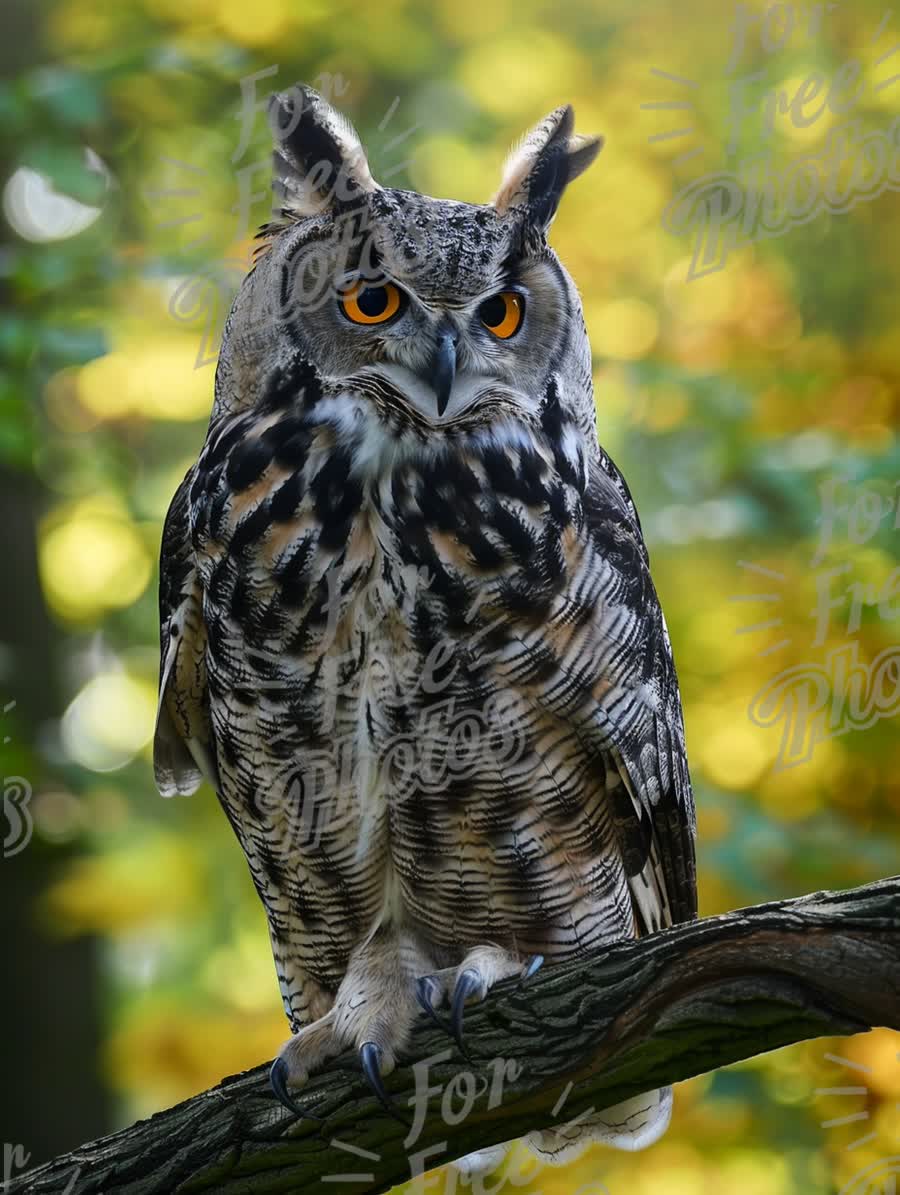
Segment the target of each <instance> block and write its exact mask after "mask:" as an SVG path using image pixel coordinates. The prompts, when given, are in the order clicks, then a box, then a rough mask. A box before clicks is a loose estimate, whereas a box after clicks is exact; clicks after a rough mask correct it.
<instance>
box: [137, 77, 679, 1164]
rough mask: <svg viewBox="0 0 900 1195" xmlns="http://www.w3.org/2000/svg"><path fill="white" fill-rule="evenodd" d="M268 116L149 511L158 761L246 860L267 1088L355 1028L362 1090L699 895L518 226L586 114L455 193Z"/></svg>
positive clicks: (626, 1130)
mask: <svg viewBox="0 0 900 1195" xmlns="http://www.w3.org/2000/svg"><path fill="white" fill-rule="evenodd" d="M269 113H270V122H271V124H272V128H273V132H274V140H275V152H274V166H275V178H274V188H275V193H276V196H277V202H276V209H275V211H274V213H273V216H274V218H273V219H272V221H271V222H270V223H269V224H267V225H266V226H265V227H264V228H263V229H262V230H261V233H260V243H259V251H258V253H257V255H256V257H255V263H254V266H253V269H252V270H251V272H250V273H249V274H248V276H247V277H246V278H245V279H244V281H243V283H242V285H241V288H240V291H239V293H238V295H237V298H236V299H235V302H234V305H233V307H232V309H231V313H230V315H229V318H228V320H227V323H226V327H225V334H224V339H223V344H222V349H221V353H220V357H219V364H218V369H217V372H216V381H215V397H214V405H213V411H212V416H211V419H210V423H209V429H208V432H207V435H206V441H205V444H204V445H203V448H202V451H201V452H200V455H199V459H198V460H197V462H196V464H195V465H194V466H193V467H192V468H191V469H190V470H189V471H188V474H187V476H186V477H185V479H184V481H183V482H182V484H181V486H180V487H179V489H178V491H177V492H176V494H175V497H174V499H173V501H172V504H171V507H170V510H169V513H168V516H167V519H166V523H165V528H164V532H163V541H162V556H161V569H160V574H161V582H160V615H161V642H162V658H161V669H160V704H159V716H158V724H157V729H156V737H155V772H156V778H157V783H158V786H159V789H160V791H161V792H162V793H163V795H167V796H170V795H173V794H176V793H183V794H188V793H192V792H193V791H194V790H195V789H196V788H197V787H198V785H199V784H200V782H201V781H202V780H207V781H208V782H209V783H210V784H211V785H212V786H213V788H214V789H215V791H216V793H217V794H218V798H219V801H220V802H221V805H222V808H223V809H224V811H225V814H226V816H227V817H228V819H229V821H230V822H231V825H232V827H233V829H234V832H235V834H236V836H237V839H238V841H239V843H240V845H241V847H242V849H243V851H244V854H245V855H246V858H247V863H248V866H249V868H250V872H251V874H252V877H253V882H254V884H255V886H256V889H257V891H258V893H259V896H260V899H261V900H262V903H263V905H264V907H265V912H266V916H267V919H268V927H269V934H270V938H271V944H272V950H273V954H274V959H275V969H276V973H277V977H278V982H279V984H280V989H281V995H282V998H283V1001H284V1007H285V1011H286V1013H287V1017H288V1020H289V1022H290V1027H291V1030H292V1036H291V1037H290V1038H289V1040H288V1041H287V1042H286V1044H285V1045H284V1046H283V1048H282V1049H281V1051H280V1053H279V1055H278V1057H277V1058H276V1060H275V1062H274V1064H273V1067H272V1072H271V1080H272V1086H273V1088H274V1091H275V1093H276V1095H277V1096H278V1098H279V1099H281V1100H282V1102H283V1103H285V1104H286V1105H287V1106H288V1107H294V1103H293V1099H292V1095H291V1092H292V1091H293V1090H296V1089H297V1088H299V1087H301V1086H302V1085H303V1083H304V1082H305V1081H306V1080H307V1079H308V1077H309V1075H310V1074H311V1073H313V1072H315V1071H316V1069H317V1068H321V1067H322V1066H323V1065H324V1064H325V1063H326V1062H327V1061H328V1059H330V1058H331V1057H333V1056H335V1055H336V1054H338V1053H340V1052H342V1051H344V1050H345V1049H347V1048H348V1047H353V1048H354V1049H355V1050H356V1051H358V1055H359V1059H360V1063H361V1066H362V1069H363V1071H364V1073H365V1075H366V1078H367V1080H368V1082H369V1083H370V1085H371V1086H372V1088H373V1090H374V1091H375V1093H376V1094H377V1095H378V1097H379V1098H380V1099H382V1100H383V1101H385V1102H387V1101H388V1096H387V1093H386V1090H385V1086H384V1083H383V1077H384V1076H385V1075H387V1074H388V1073H389V1072H390V1071H391V1069H392V1068H393V1067H394V1066H395V1064H396V1062H397V1059H398V1056H399V1055H400V1054H401V1053H402V1052H403V1050H404V1048H405V1047H407V1046H408V1043H409V1039H410V1033H411V1030H412V1028H413V1026H414V1024H415V1022H416V1020H417V1018H419V1017H421V1016H422V1015H423V1010H424V1013H426V1014H428V1015H430V1016H432V1017H433V1018H435V1019H437V1020H438V1021H439V1023H442V1024H444V1025H445V1027H446V1028H447V1029H448V1030H449V1031H450V1032H452V1033H453V1035H455V1037H456V1038H457V1040H459V1041H460V1042H462V1041H463V1040H464V1039H463V1028H464V1018H465V1010H466V1008H467V1006H470V1005H471V1003H472V1002H473V1001H479V1000H482V999H483V998H484V997H485V995H486V994H487V993H488V992H489V991H490V990H491V988H492V987H493V986H494V985H495V984H497V983H498V982H500V981H501V980H504V979H508V978H510V977H514V976H520V977H522V978H523V979H524V978H527V977H528V976H530V975H532V974H533V973H534V971H535V970H536V968H537V967H539V966H540V965H541V964H542V963H544V964H545V965H546V966H548V967H552V966H553V965H555V964H557V963H560V962H563V961H566V960H572V959H577V958H587V957H588V956H590V955H593V954H595V953H596V952H597V951H598V950H599V949H600V948H602V947H603V946H605V945H608V944H609V943H613V942H616V941H619V940H621V939H627V938H634V937H637V936H639V935H642V934H648V933H652V932H653V931H655V930H658V929H660V928H662V927H664V926H668V925H672V924H673V923H675V922H679V921H684V920H687V919H690V918H693V917H694V916H695V915H696V883H695V857H694V837H695V817H694V806H693V798H692V795H691V784H690V777H689V772H688V764H687V758H686V753H685V744H684V731H683V723H682V710H681V701H680V697H679V690H678V683H677V680H676V675H675V669H674V665H673V658H672V651H671V647H670V643H669V637H668V633H667V630H666V624H665V620H664V617H663V614H662V611H661V609H660V605H659V601H658V599H657V595H656V592H655V590H654V586H653V582H652V580H651V577H650V569H649V562H648V555H647V550H646V547H645V545H644V541H643V537H642V533H641V527H640V523H639V520H638V515H637V513H636V510H635V506H634V503H633V501H632V498H631V495H630V493H629V490H628V487H627V485H626V483H625V481H624V480H623V478H622V475H621V474H620V472H619V471H618V469H617V468H616V466H615V465H614V464H613V462H612V461H611V459H610V458H609V456H608V455H607V453H606V452H605V451H604V450H603V448H602V447H601V446H600V444H599V443H598V437H597V429H596V415H595V407H594V397H593V391H592V377H591V352H590V347H589V344H588V338H587V332H586V328H585V323H584V318H583V314H582V307H581V302H580V299H579V295H578V292H577V290H576V288H575V285H574V283H573V281H572V279H571V278H570V276H569V274H568V273H567V272H566V270H565V268H564V267H563V265H562V264H561V263H560V260H559V258H558V257H557V255H556V254H555V252H554V251H553V250H552V249H551V248H550V247H549V245H548V240H547V236H548V230H549V228H550V225H551V223H552V221H553V219H554V216H555V214H556V211H557V208H558V205H559V203H560V200H561V197H562V194H563V191H564V190H565V188H566V187H567V186H568V184H569V183H571V182H572V181H573V180H574V179H575V178H576V177H577V176H578V175H580V174H581V173H582V172H583V171H584V170H585V169H586V168H587V167H588V166H589V165H590V164H591V163H592V162H593V160H594V158H595V157H596V155H597V153H598V151H599V149H600V147H601V144H602V141H601V139H600V138H598V137H585V136H579V135H576V134H575V133H574V131H573V126H574V117H573V112H572V109H571V107H569V106H564V107H560V108H558V109H556V110H555V111H554V112H551V113H550V115H549V116H547V117H546V118H545V119H544V120H543V121H542V122H541V123H540V124H538V125H537V126H536V127H535V128H534V129H533V130H532V131H531V132H530V133H528V134H527V135H526V136H525V138H524V139H523V141H522V142H521V144H520V145H519V146H518V147H517V148H516V149H515V150H514V151H513V153H512V154H511V156H510V157H509V159H508V161H507V163H506V166H505V168H504V171H503V173H502V176H501V181H500V184H499V187H498V189H497V192H496V194H495V195H494V197H493V199H492V200H491V201H490V202H489V203H486V204H471V203H464V202H457V201H453V200H446V199H434V198H430V197H428V196H425V195H422V194H419V193H417V192H414V191H408V190H400V189H395V188H391V187H383V186H381V185H379V184H378V183H377V182H376V181H375V179H374V178H373V176H372V174H371V172H370V170H369V166H368V163H367V160H366V155H365V152H364V150H363V147H362V145H361V143H360V140H359V138H358V136H357V134H356V133H355V131H354V130H353V128H352V127H351V125H350V124H349V123H348V122H347V121H346V120H345V119H344V118H343V117H342V116H341V115H340V114H339V113H337V112H336V111H335V110H334V109H333V108H332V107H331V106H330V105H329V104H328V103H327V102H326V101H325V100H324V99H323V98H322V97H321V96H320V95H318V94H317V93H316V92H314V91H313V90H311V89H309V88H306V87H303V86H301V85H297V86H296V87H294V88H291V89H290V90H288V91H286V92H282V93H279V94H277V95H275V96H273V97H272V100H271V102H270V109H269ZM444 1006H446V1011H443V1012H442V1009H443V1008H444ZM670 1112H671V1089H669V1088H664V1089H662V1090H657V1091H653V1092H650V1093H648V1094H646V1095H644V1096H641V1097H638V1098H636V1099H632V1100H629V1101H626V1102H625V1103H624V1104H620V1105H618V1106H616V1107H615V1108H611V1109H605V1110H603V1111H600V1112H595V1113H594V1114H593V1115H592V1117H591V1118H590V1119H588V1120H582V1121H580V1122H579V1123H578V1125H577V1126H572V1127H570V1128H567V1129H565V1128H556V1129H551V1130H546V1131H541V1132H534V1133H532V1134H531V1135H530V1137H529V1138H528V1139H527V1141H528V1144H529V1145H530V1147H531V1148H532V1149H533V1150H534V1151H535V1152H536V1153H537V1154H539V1156H540V1157H541V1158H543V1159H544V1160H546V1161H550V1162H562V1161H568V1160H569V1159H570V1158H571V1157H572V1156H573V1155H574V1154H576V1153H578V1152H580V1151H581V1150H582V1149H583V1148H585V1146H586V1145H588V1144H590V1143H591V1142H592V1141H605V1142H607V1143H609V1144H612V1145H615V1146H619V1147H621V1148H624V1149H636V1148H639V1147H641V1146H643V1145H646V1144H649V1143H650V1142H652V1141H653V1140H655V1139H656V1138H657V1137H658V1136H659V1135H660V1134H661V1133H662V1132H663V1131H664V1130H665V1128H666V1126H667V1124H668V1120H669V1117H670ZM492 1160H496V1154H494V1155H492Z"/></svg>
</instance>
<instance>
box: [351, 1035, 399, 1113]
mask: <svg viewBox="0 0 900 1195" xmlns="http://www.w3.org/2000/svg"><path fill="white" fill-rule="evenodd" d="M359 1061H360V1063H361V1065H362V1069H363V1074H364V1075H365V1076H366V1082H367V1083H368V1084H369V1086H370V1087H371V1088H372V1090H373V1091H374V1093H375V1095H376V1096H377V1097H378V1101H379V1103H380V1104H381V1106H382V1107H383V1108H384V1110H385V1112H388V1113H389V1114H390V1115H391V1116H393V1117H394V1119H395V1120H399V1121H400V1123H401V1124H402V1125H404V1126H405V1127H406V1128H408V1129H410V1128H412V1124H411V1123H410V1121H408V1120H407V1119H406V1118H405V1117H404V1116H402V1115H401V1113H400V1110H399V1108H398V1107H397V1105H396V1104H395V1103H394V1101H393V1100H392V1099H391V1097H390V1096H389V1095H388V1093H387V1091H386V1090H385V1087H384V1083H383V1082H382V1078H381V1047H380V1046H378V1045H376V1044H375V1042H373V1041H364V1042H363V1044H362V1045H361V1046H360V1047H359Z"/></svg>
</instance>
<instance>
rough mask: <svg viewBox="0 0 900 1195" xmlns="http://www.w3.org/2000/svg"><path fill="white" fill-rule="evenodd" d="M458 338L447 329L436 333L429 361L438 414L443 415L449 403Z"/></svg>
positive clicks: (454, 374)
mask: <svg viewBox="0 0 900 1195" xmlns="http://www.w3.org/2000/svg"><path fill="white" fill-rule="evenodd" d="M458 340H459V336H458V335H457V334H456V332H451V331H450V330H449V329H446V328H444V329H442V330H441V331H440V332H439V333H438V342H437V346H436V348H435V350H434V356H433V357H432V359H431V384H432V386H433V387H434V392H435V394H436V395H437V409H438V414H439V415H443V413H444V411H446V409H447V403H448V402H449V401H450V391H451V390H452V389H453V379H454V378H455V377H456V343H457V341H458Z"/></svg>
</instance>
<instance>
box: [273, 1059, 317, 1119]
mask: <svg viewBox="0 0 900 1195" xmlns="http://www.w3.org/2000/svg"><path fill="white" fill-rule="evenodd" d="M287 1081H288V1065H287V1063H286V1062H285V1060H284V1059H283V1058H276V1059H275V1061H274V1062H273V1063H272V1065H271V1067H270V1068H269V1086H270V1087H271V1088H272V1091H273V1092H274V1093H275V1096H276V1098H277V1099H278V1101H279V1103H281V1104H282V1105H283V1106H284V1107H285V1108H287V1110H288V1112H293V1113H294V1115H295V1116H301V1117H303V1118H305V1119H306V1120H321V1119H322V1118H321V1116H315V1115H313V1113H312V1112H306V1111H304V1109H303V1108H301V1107H300V1105H299V1104H295V1103H294V1101H293V1099H292V1098H291V1093H290V1091H289V1090H288V1085H287Z"/></svg>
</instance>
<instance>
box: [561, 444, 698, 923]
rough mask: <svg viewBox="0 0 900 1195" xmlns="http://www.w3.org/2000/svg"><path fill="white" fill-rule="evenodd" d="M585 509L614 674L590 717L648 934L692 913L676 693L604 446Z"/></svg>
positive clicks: (652, 594) (632, 529)
mask: <svg viewBox="0 0 900 1195" xmlns="http://www.w3.org/2000/svg"><path fill="white" fill-rule="evenodd" d="M584 509H585V515H586V524H585V528H584V534H585V535H586V537H587V540H588V543H589V545H590V548H591V549H592V550H591V551H589V552H588V553H587V556H586V561H592V562H593V564H592V565H591V564H588V565H587V567H597V564H598V562H602V568H603V572H604V576H603V583H602V586H601V592H602V599H601V603H602V606H603V608H604V609H603V611H602V612H601V614H600V617H599V623H600V625H601V626H602V627H603V628H604V629H603V631H602V634H603V636H604V643H603V644H602V646H601V650H600V656H601V658H603V659H604V662H605V668H604V671H606V669H607V668H608V675H609V677H610V678H611V680H612V682H613V683H611V684H610V685H609V687H608V689H606V691H605V692H603V693H602V696H600V697H599V698H598V701H597V706H596V709H595V725H596V726H597V728H598V729H599V730H600V732H601V736H602V739H603V741H604V743H605V744H606V746H607V750H608V752H609V754H610V756H611V757H612V761H613V763H614V765H615V770H616V772H617V773H618V777H619V780H620V781H621V783H615V782H614V783H613V784H612V785H611V786H610V788H609V793H610V800H611V802H612V805H613V817H614V821H615V825H616V830H617V834H618V837H619V842H620V846H621V850H622V857H623V860H624V863H625V871H626V874H627V877H628V885H629V891H630V895H631V899H632V904H633V906H634V908H635V912H636V915H637V917H638V922H639V927H640V931H641V932H642V933H649V932H652V931H654V930H656V929H660V928H662V927H664V926H666V925H672V924H674V923H676V922H680V921H688V920H691V919H692V918H694V917H696V915H697V886H696V862H695V846H694V840H695V834H696V816H695V812H694V800H693V795H692V792H691V781H690V775H689V772H688V764H687V752H686V748H685V741H684V723H683V718H682V709H681V696H680V693H679V690H678V680H677V677H676V675H675V665H674V661H673V658H672V648H671V644H670V642H669V635H668V631H667V629H666V623H665V618H664V616H663V612H662V609H661V607H660V604H659V599H658V597H657V595H656V590H655V587H654V585H653V581H652V580H651V577H650V564H649V557H648V555H647V549H646V547H645V545H644V540H643V536H642V534H641V526H640V521H639V519H638V515H637V511H636V509H635V506H634V502H633V501H632V498H631V494H630V493H629V491H628V487H627V485H626V483H625V480H624V478H623V477H622V476H621V474H620V473H619V471H618V469H617V468H616V466H615V465H614V464H613V462H612V461H611V460H610V459H609V457H607V456H606V454H605V453H602V454H601V457H600V460H599V462H598V464H597V465H595V466H594V467H593V469H592V470H591V476H590V480H589V485H588V488H587V492H586V494H585V495H584ZM604 688H605V686H604Z"/></svg>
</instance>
